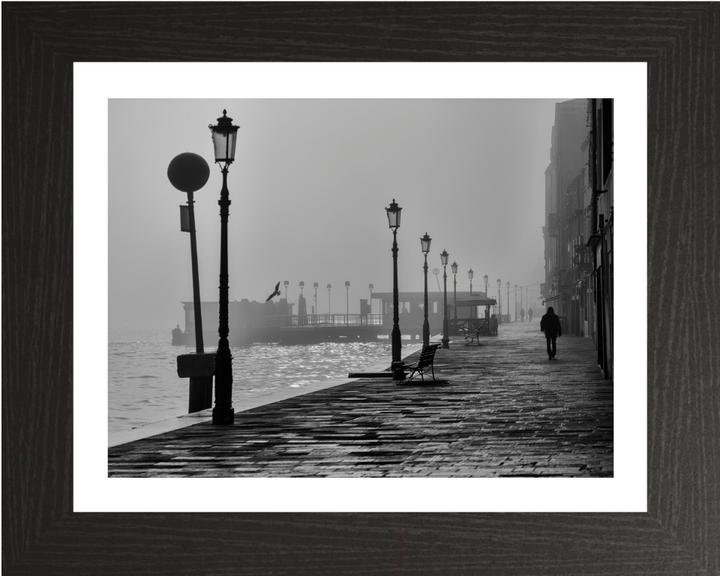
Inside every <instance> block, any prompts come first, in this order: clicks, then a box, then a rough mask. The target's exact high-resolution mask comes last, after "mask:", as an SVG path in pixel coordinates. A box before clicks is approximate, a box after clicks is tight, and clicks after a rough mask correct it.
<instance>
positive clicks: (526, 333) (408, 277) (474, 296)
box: [108, 98, 614, 478]
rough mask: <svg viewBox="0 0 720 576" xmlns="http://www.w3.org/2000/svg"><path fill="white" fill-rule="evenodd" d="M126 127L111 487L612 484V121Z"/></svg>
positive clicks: (249, 105) (149, 105)
mask: <svg viewBox="0 0 720 576" xmlns="http://www.w3.org/2000/svg"><path fill="white" fill-rule="evenodd" d="M108 121H109V126H108V137H109V154H108V163H109V165H108V178H109V180H108V232H109V250H108V254H109V259H108V265H109V268H108V279H109V280H108V282H109V284H108V291H109V301H108V305H109V336H108V346H109V350H108V362H109V364H108V371H109V376H108V384H109V390H108V403H109V406H108V414H109V419H108V429H109V445H110V450H109V475H110V476H111V477H185V478H188V477H196V478H197V477H356V478H361V477H369V478H397V477H424V478H427V477H447V478H508V477H537V478H550V477H555V478H557V477H561V478H604V477H612V476H613V325H614V322H613V224H614V220H613V219H614V202H613V197H614V195H613V179H614V178H613V100H612V99H593V98H574V99H566V100H562V99H560V100H558V99H555V100H553V99H404V98H403V99H352V98H351V99H334V100H333V99H267V100H251V99H229V100H215V99H212V100H185V99H177V100H173V99H111V100H109V102H108ZM148 131H150V132H152V135H151V134H148ZM218 205H220V208H218ZM178 206H180V208H179V209H178ZM218 285H219V286H220V289H219V291H218ZM188 413H190V414H194V417H192V418H178V417H179V416H182V415H183V414H188ZM163 426H166V427H169V428H170V429H171V430H169V431H163V430H164V429H163Z"/></svg>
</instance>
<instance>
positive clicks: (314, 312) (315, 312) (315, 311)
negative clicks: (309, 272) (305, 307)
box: [313, 282, 320, 323]
mask: <svg viewBox="0 0 720 576" xmlns="http://www.w3.org/2000/svg"><path fill="white" fill-rule="evenodd" d="M313 288H315V309H314V310H313V314H314V315H315V323H317V315H318V313H319V312H320V311H319V310H318V307H317V289H318V283H317V282H313Z"/></svg>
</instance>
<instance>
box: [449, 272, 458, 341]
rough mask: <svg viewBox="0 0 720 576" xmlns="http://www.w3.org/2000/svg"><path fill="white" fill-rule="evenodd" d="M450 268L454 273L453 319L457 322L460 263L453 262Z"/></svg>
mask: <svg viewBox="0 0 720 576" xmlns="http://www.w3.org/2000/svg"><path fill="white" fill-rule="evenodd" d="M450 269H451V270H452V273H453V319H454V320H455V322H456V323H457V271H458V265H457V262H453V263H452V265H451V266H450ZM454 329H457V326H455V328H454Z"/></svg>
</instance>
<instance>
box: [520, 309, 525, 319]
mask: <svg viewBox="0 0 720 576" xmlns="http://www.w3.org/2000/svg"><path fill="white" fill-rule="evenodd" d="M520 322H525V308H520Z"/></svg>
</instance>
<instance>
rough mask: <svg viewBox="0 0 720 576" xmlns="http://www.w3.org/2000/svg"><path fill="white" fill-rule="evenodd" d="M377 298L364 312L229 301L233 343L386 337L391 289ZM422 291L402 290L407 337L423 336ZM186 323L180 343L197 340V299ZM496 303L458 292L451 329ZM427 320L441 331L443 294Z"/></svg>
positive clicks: (473, 323)
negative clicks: (375, 310)
mask: <svg viewBox="0 0 720 576" xmlns="http://www.w3.org/2000/svg"><path fill="white" fill-rule="evenodd" d="M373 300H377V301H379V310H380V312H379V313H372V312H371V310H372V309H373V307H374V308H378V305H377V304H376V305H374V306H371V303H370V302H368V300H367V299H361V300H360V313H359V314H347V313H345V314H343V313H327V314H314V313H310V314H308V313H307V306H306V303H305V298H304V297H303V296H300V298H298V301H297V303H293V302H288V300H287V298H281V299H280V300H279V301H278V302H272V301H270V302H255V301H250V300H248V299H243V300H240V301H233V302H229V303H228V312H229V324H230V334H229V340H230V345H231V346H249V345H251V344H253V343H255V342H261V343H268V342H277V343H280V344H312V343H318V342H353V341H355V342H357V341H359V342H368V341H375V340H378V339H387V338H388V337H389V335H390V333H391V331H392V305H393V304H392V303H393V294H392V292H377V293H373ZM423 303H424V293H423V292H400V293H399V294H398V308H399V310H400V313H399V316H400V328H401V331H402V335H403V337H404V338H406V339H407V338H410V339H411V340H419V339H420V338H422V329H423V320H424V314H423ZM296 304H297V310H296V309H295V307H296ZM182 305H183V308H184V316H185V318H184V328H181V327H180V325H179V324H178V326H177V327H176V328H175V329H173V331H172V343H173V345H176V346H193V345H194V344H195V313H194V312H195V310H194V304H193V302H182ZM495 305H496V301H495V299H493V298H488V297H487V296H486V295H485V294H484V293H480V294H477V293H473V294H470V293H463V294H462V295H460V294H458V298H457V300H456V301H455V302H454V303H453V304H451V303H448V323H449V329H450V335H463V334H467V333H468V332H474V331H476V330H478V329H479V328H480V327H482V326H483V325H484V323H485V322H486V321H487V318H489V317H490V314H491V313H492V311H491V310H492V307H493V306H495ZM218 313H219V308H218V303H217V302H203V303H202V315H203V316H204V317H205V318H214V317H217V315H218ZM428 321H429V323H430V329H431V332H432V333H439V332H441V331H442V325H443V294H442V293H431V294H428ZM203 335H204V337H205V339H206V340H207V341H212V340H213V339H215V338H216V337H217V328H213V327H204V330H203Z"/></svg>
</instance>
